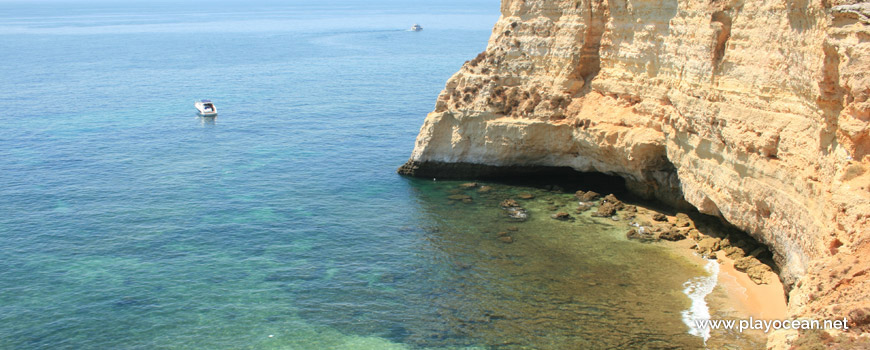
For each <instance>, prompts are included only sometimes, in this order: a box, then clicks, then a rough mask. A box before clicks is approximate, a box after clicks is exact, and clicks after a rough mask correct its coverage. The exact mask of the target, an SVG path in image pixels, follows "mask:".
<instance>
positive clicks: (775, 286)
mask: <svg viewBox="0 0 870 350" xmlns="http://www.w3.org/2000/svg"><path fill="white" fill-rule="evenodd" d="M494 186H496V185H494V184H491V183H480V182H466V183H461V184H459V185H457V186H456V187H455V188H454V189H453V190H451V191H450V193H449V195H448V196H447V200H448V201H449V202H451V203H457V205H458V204H459V203H462V204H472V203H474V201H473V199H472V196H471V195H470V194H490V193H491V192H492V191H493V187H494ZM543 190H545V191H547V192H549V193H552V194H555V195H557V196H561V198H562V199H551V198H550V197H546V198H539V197H538V196H536V195H535V194H533V193H530V192H519V193H516V194H515V195H512V196H501V197H495V198H494V199H495V200H496V201H497V202H498V203H499V204H498V207H499V208H500V209H501V211H502V215H503V217H504V220H505V221H507V222H514V223H522V222H525V221H527V220H528V219H529V217H530V215H541V213H538V212H535V213H532V212H531V211H530V210H529V209H527V208H526V205H527V203H530V202H529V201H531V200H540V201H544V204H546V205H545V207H544V208H543V209H544V210H545V211H546V214H545V215H547V216H549V218H550V219H552V220H556V221H568V222H573V221H576V220H577V219H578V218H579V217H580V216H588V217H591V218H594V219H593V220H601V221H602V222H605V223H608V224H609V225H614V224H615V225H624V227H625V230H626V231H625V238H626V239H628V240H630V241H636V242H638V243H640V244H654V245H659V246H661V248H662V249H666V250H670V251H673V252H674V254H676V255H678V256H684V257H686V259H687V260H689V261H691V263H692V264H695V265H696V266H698V267H703V266H704V263H705V262H706V261H709V260H708V259H713V260H716V261H717V263H719V264H720V266H722V268H723V270H725V271H728V273H729V274H730V275H727V278H731V279H734V280H738V279H741V280H745V281H751V282H749V283H744V284H743V285H742V288H743V289H744V290H743V291H742V293H743V294H744V296H745V295H746V294H749V295H753V294H760V293H766V294H764V295H763V297H762V298H764V299H765V300H764V304H766V306H759V305H758V303H757V302H756V303H749V302H746V301H744V300H740V298H739V297H740V296H739V295H736V294H733V293H732V292H729V291H721V292H720V298H719V299H718V300H717V301H716V303H717V304H716V305H714V306H713V307H714V308H717V309H727V310H730V311H729V313H728V315H729V317H730V318H734V319H746V318H748V317H750V316H753V315H759V314H765V312H766V313H767V314H768V315H770V314H776V315H777V316H778V317H783V316H784V309H785V303H786V297H787V293H786V291H785V290H784V286H783V284H782V283H781V281H780V279H779V276H778V275H777V272H778V271H777V268H776V265H775V263H774V261H773V259H772V253H771V252H770V251H769V250H768V249H767V248H766V247H765V246H764V245H763V244H761V243H759V242H757V241H755V240H754V239H752V237H751V236H749V235H747V234H745V233H743V232H741V231H740V230H738V229H736V228H733V227H730V226H729V225H727V223H723V222H721V220H719V219H718V218H715V217H711V216H707V215H703V214H700V213H697V212H691V211H689V212H682V211H679V212H676V211H674V210H673V209H672V208H660V207H654V206H653V205H648V203H635V202H624V201H623V200H620V199H619V198H618V197H617V196H616V195H614V194H613V193H608V194H606V195H602V194H601V193H598V192H595V191H591V190H590V191H584V190H578V191H575V192H573V196H571V192H567V191H566V190H565V189H564V188H563V187H562V186H559V185H545V186H543ZM502 197H504V198H502ZM566 197H570V198H569V199H566ZM629 197H631V196H629ZM653 204H654V203H653ZM520 231H521V230H520V228H519V227H517V226H507V227H506V228H503V229H500V230H498V231H496V232H494V234H492V235H491V237H492V239H494V240H497V241H499V242H502V243H504V244H512V243H515V242H516V239H517V235H518V234H520V235H521V232H520ZM741 276H742V277H741ZM723 288H724V287H723ZM760 288H763V289H764V292H759V290H760ZM756 289H758V290H756ZM755 298H756V299H757V298H758V297H755ZM770 305H779V307H778V308H779V309H780V310H778V311H776V312H770V311H765V310H766V309H769V308H770ZM761 309H765V310H761ZM755 336H757V337H761V338H762V340H761V341H762V342H763V341H764V340H763V335H759V334H756V335H755ZM715 337H716V335H714V338H715ZM714 341H716V340H715V339H714Z"/></svg>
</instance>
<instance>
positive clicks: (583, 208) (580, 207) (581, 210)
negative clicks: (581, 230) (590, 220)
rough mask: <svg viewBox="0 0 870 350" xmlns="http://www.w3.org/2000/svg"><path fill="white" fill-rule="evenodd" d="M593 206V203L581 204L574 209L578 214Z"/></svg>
mask: <svg viewBox="0 0 870 350" xmlns="http://www.w3.org/2000/svg"><path fill="white" fill-rule="evenodd" d="M591 208H592V206H591V205H586V204H580V205H578V206H577V209H574V212H576V213H577V214H580V213H582V212H585V211H587V210H589V209H591Z"/></svg>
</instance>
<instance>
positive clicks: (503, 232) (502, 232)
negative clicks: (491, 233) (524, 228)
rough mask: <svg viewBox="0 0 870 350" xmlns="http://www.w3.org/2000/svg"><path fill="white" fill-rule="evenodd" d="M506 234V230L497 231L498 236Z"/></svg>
mask: <svg viewBox="0 0 870 350" xmlns="http://www.w3.org/2000/svg"><path fill="white" fill-rule="evenodd" d="M507 235H508V233H507V231H500V232H499V233H498V236H499V237H502V236H507Z"/></svg>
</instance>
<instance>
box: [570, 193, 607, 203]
mask: <svg viewBox="0 0 870 350" xmlns="http://www.w3.org/2000/svg"><path fill="white" fill-rule="evenodd" d="M574 196H575V197H577V199H579V200H581V201H584V202H591V201H594V200H596V199H598V198H599V197H601V195H600V194H598V193H597V192H593V191H589V192H583V191H577V192H575V193H574Z"/></svg>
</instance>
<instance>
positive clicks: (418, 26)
mask: <svg viewBox="0 0 870 350" xmlns="http://www.w3.org/2000/svg"><path fill="white" fill-rule="evenodd" d="M421 30H423V27H421V26H420V25H419V24H417V23H414V25H412V26H411V31H412V32H419V31H421Z"/></svg>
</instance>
